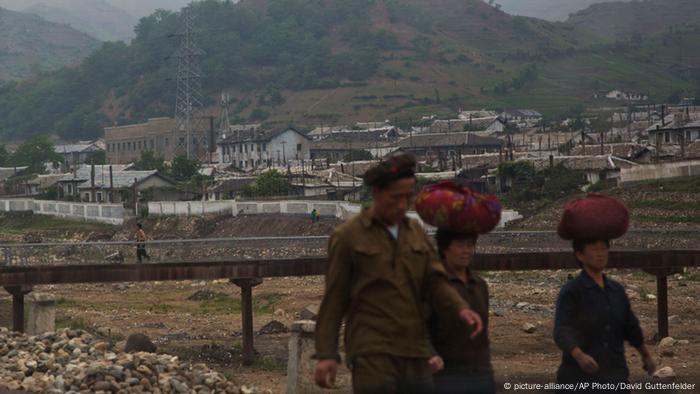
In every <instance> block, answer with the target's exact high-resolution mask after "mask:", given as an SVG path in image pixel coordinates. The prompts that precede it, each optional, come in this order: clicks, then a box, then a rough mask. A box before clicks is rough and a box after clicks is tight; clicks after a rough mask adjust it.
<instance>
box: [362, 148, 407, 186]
mask: <svg viewBox="0 0 700 394" xmlns="http://www.w3.org/2000/svg"><path fill="white" fill-rule="evenodd" d="M415 176H416V157H415V156H414V155H413V154H411V153H399V154H395V155H392V156H389V157H387V158H386V159H384V160H383V161H382V162H381V163H379V164H377V165H376V166H374V167H372V168H370V169H369V170H367V172H365V175H364V176H363V179H364V182H365V184H366V185H367V186H370V187H376V188H378V189H384V188H386V187H387V186H389V185H390V184H391V183H392V182H395V181H398V180H399V179H403V178H414V177H415Z"/></svg>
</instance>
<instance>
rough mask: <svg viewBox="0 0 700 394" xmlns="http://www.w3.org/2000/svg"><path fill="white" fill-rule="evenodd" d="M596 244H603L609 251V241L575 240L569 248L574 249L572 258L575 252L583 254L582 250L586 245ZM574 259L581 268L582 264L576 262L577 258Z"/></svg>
mask: <svg viewBox="0 0 700 394" xmlns="http://www.w3.org/2000/svg"><path fill="white" fill-rule="evenodd" d="M596 242H605V246H606V247H607V248H608V249H610V240H609V239H575V240H573V241H572V242H571V246H572V247H573V248H574V257H575V256H576V252H581V253H583V249H584V248H585V247H586V245H591V244H594V243H596ZM575 258H576V262H577V263H578V266H579V267H583V264H582V263H581V262H580V261H579V260H578V257H575Z"/></svg>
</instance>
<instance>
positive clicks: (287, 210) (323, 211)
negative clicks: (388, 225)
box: [148, 200, 361, 219]
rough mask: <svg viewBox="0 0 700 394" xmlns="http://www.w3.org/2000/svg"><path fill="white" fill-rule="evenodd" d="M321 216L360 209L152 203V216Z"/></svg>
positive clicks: (330, 204) (328, 204)
mask: <svg viewBox="0 0 700 394" xmlns="http://www.w3.org/2000/svg"><path fill="white" fill-rule="evenodd" d="M314 209H316V211H317V212H318V213H319V214H320V215H321V216H326V217H329V216H331V217H337V218H339V219H346V218H348V217H350V216H352V215H354V214H356V213H358V212H360V209H361V207H360V206H359V205H356V204H351V203H348V202H345V201H234V200H226V201H163V202H149V203H148V214H149V216H200V215H206V214H212V213H218V214H227V215H233V216H238V215H260V214H282V215H308V214H310V213H311V211H312V210H314Z"/></svg>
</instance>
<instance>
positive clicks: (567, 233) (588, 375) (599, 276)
mask: <svg viewBox="0 0 700 394" xmlns="http://www.w3.org/2000/svg"><path fill="white" fill-rule="evenodd" d="M601 213H605V214H606V215H607V218H604V219H601V220H599V221H598V219H599V218H600V215H601ZM592 214H598V216H591V215H592ZM628 217H629V216H628V213H627V209H626V208H625V207H624V206H623V205H622V204H620V203H619V202H617V201H616V200H612V199H609V198H607V197H604V196H589V197H587V199H582V200H579V201H578V202H575V203H574V204H573V206H571V205H570V206H568V207H567V209H566V210H565V214H564V218H563V219H562V223H561V224H560V225H559V229H558V232H559V234H560V236H562V238H564V239H570V240H571V239H573V249H574V254H575V256H576V260H577V261H578V263H579V265H580V266H581V268H582V270H581V273H580V274H579V275H578V276H577V277H576V278H574V279H572V280H570V281H569V282H568V283H567V284H566V285H564V287H563V288H562V289H561V292H560V293H559V298H558V299H557V307H556V313H555V322H554V340H555V342H556V344H557V346H559V348H560V349H561V350H562V352H563V355H562V362H561V366H560V367H559V371H558V373H557V383H560V384H569V385H574V387H575V388H576V391H577V392H580V391H584V392H602V391H608V390H609V389H610V387H615V390H616V392H629V389H626V388H625V383H628V382H629V369H628V368H627V362H626V360H625V346H624V342H625V341H627V342H629V343H630V345H632V346H633V347H634V348H636V349H637V351H638V352H639V354H640V356H641V359H642V364H643V368H644V370H645V371H646V372H647V373H648V374H650V375H651V374H653V373H654V371H655V370H656V363H655V362H654V359H653V358H652V357H651V355H650V354H649V350H648V349H647V347H646V346H645V345H644V335H643V333H642V329H641V327H640V326H639V320H638V319H637V317H636V316H635V314H634V312H632V308H631V306H630V301H629V299H628V297H627V294H626V293H625V289H624V287H623V286H622V285H621V284H620V283H618V282H616V281H614V280H612V279H610V278H609V277H607V276H606V275H605V274H604V270H605V268H606V267H607V265H608V257H609V251H610V241H609V240H610V239H613V238H617V237H619V236H622V235H623V234H624V232H625V231H626V230H627V226H628V224H629V219H628ZM608 218H612V219H610V221H609V222H608V223H606V220H608ZM615 218H621V219H620V223H621V224H620V223H616V222H615ZM595 235H598V236H600V237H601V239H595V238H594V236H595ZM577 384H579V386H578V387H576V386H575V385H577ZM560 392H572V390H569V389H568V388H567V389H565V390H560Z"/></svg>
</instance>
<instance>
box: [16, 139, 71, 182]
mask: <svg viewBox="0 0 700 394" xmlns="http://www.w3.org/2000/svg"><path fill="white" fill-rule="evenodd" d="M61 161H63V158H62V157H61V155H60V154H58V153H56V151H55V150H54V144H53V142H51V140H50V139H49V137H48V136H46V135H37V136H34V137H32V138H30V139H28V140H26V141H24V142H23V143H22V145H20V146H19V147H18V148H17V150H16V151H15V153H13V154H12V156H11V158H10V163H9V164H10V165H12V166H27V167H29V169H28V171H27V172H29V173H32V174H43V173H44V172H45V171H46V164H47V163H50V164H52V165H54V166H55V165H58V164H59V163H61Z"/></svg>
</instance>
